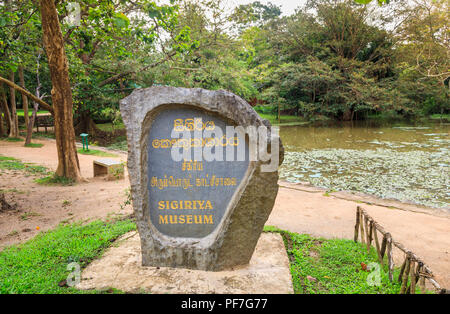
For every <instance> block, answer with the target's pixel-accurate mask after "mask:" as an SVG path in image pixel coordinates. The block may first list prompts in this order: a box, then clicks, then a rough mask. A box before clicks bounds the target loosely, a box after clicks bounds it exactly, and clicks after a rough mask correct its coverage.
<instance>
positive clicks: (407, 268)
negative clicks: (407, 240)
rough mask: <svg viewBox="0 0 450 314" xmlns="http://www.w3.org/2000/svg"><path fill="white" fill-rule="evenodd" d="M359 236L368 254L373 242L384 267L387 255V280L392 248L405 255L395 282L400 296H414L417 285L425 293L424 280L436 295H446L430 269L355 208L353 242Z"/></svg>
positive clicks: (391, 276)
mask: <svg viewBox="0 0 450 314" xmlns="http://www.w3.org/2000/svg"><path fill="white" fill-rule="evenodd" d="M378 233H380V234H381V236H382V237H383V239H382V241H381V244H380V241H379V239H378ZM359 234H360V235H361V243H363V244H366V246H367V251H368V252H369V250H370V246H371V245H372V242H375V248H376V251H377V255H378V260H379V262H380V263H381V265H382V266H384V263H385V262H384V256H385V255H387V264H388V269H389V280H390V281H393V280H394V257H393V247H396V248H398V249H399V250H400V251H402V252H403V253H405V259H404V261H403V264H402V266H401V268H400V274H399V276H398V278H396V280H398V281H399V282H401V289H400V293H401V294H410V293H411V294H415V293H416V285H417V284H418V285H419V287H420V290H421V291H422V293H423V292H425V291H426V290H425V280H428V281H429V282H430V283H431V284H432V285H433V287H434V288H435V289H436V292H437V293H448V292H447V290H446V289H443V288H441V286H440V285H439V284H438V283H437V281H436V280H435V278H434V275H433V272H432V271H431V269H430V268H429V267H428V266H427V265H426V264H425V263H424V262H423V261H422V260H421V259H420V258H419V257H417V255H415V254H414V253H413V252H411V251H410V250H408V249H407V248H405V247H404V246H403V245H402V244H401V243H398V242H396V241H394V240H393V239H392V236H391V234H390V233H389V232H386V230H384V228H383V227H382V226H381V225H380V224H378V223H377V222H376V221H375V220H374V219H373V218H372V217H371V216H370V215H369V214H368V213H367V212H366V210H364V209H363V208H362V207H360V206H358V207H357V208H356V224H355V236H354V241H355V242H357V241H358V237H359Z"/></svg>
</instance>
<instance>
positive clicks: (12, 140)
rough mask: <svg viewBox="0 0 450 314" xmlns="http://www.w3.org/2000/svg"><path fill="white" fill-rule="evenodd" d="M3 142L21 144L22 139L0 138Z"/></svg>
mask: <svg viewBox="0 0 450 314" xmlns="http://www.w3.org/2000/svg"><path fill="white" fill-rule="evenodd" d="M0 139H1V140H3V141H8V142H23V141H24V139H23V138H20V137H1V138H0Z"/></svg>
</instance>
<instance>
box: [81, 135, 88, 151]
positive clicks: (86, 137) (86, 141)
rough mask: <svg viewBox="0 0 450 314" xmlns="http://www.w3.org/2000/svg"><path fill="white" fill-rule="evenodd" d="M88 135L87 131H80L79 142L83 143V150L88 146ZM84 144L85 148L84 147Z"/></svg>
mask: <svg viewBox="0 0 450 314" xmlns="http://www.w3.org/2000/svg"><path fill="white" fill-rule="evenodd" d="M88 135H89V134H87V133H81V134H80V136H81V142H82V143H83V150H89V146H88ZM85 145H86V149H85V148H84V147H85Z"/></svg>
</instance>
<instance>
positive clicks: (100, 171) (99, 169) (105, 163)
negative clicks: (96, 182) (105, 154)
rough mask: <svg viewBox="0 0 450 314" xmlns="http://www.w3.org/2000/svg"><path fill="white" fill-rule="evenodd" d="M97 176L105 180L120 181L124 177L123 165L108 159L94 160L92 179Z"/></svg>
mask: <svg viewBox="0 0 450 314" xmlns="http://www.w3.org/2000/svg"><path fill="white" fill-rule="evenodd" d="M99 176H106V179H107V180H116V179H122V178H123V177H124V165H123V163H121V162H119V161H117V160H113V159H109V158H104V159H97V160H94V177H99Z"/></svg>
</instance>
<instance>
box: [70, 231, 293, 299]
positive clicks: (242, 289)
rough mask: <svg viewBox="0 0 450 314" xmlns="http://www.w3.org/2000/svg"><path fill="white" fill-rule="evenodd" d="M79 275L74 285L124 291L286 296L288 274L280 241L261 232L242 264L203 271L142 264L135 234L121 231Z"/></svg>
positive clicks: (81, 287) (282, 244)
mask: <svg viewBox="0 0 450 314" xmlns="http://www.w3.org/2000/svg"><path fill="white" fill-rule="evenodd" d="M117 242H118V245H117V246H114V247H112V248H110V249H109V250H107V251H106V252H105V254H104V255H103V257H102V258H100V259H98V260H96V261H94V262H93V263H91V264H90V265H89V266H88V267H87V268H86V269H85V270H84V271H83V273H82V276H81V282H80V283H79V284H78V285H77V286H76V287H77V288H78V289H84V290H89V289H97V290H104V289H109V288H116V289H120V290H122V291H125V292H129V293H156V294H160V293H174V294H176V293H188V294H205V293H208V294H211V293H215V294H221V293H227V294H228V293H229V294H247V293H250V294H277V293H279V294H291V293H293V288H292V278H291V274H290V271H289V259H288V256H287V253H286V249H285V247H284V243H283V239H282V238H281V236H280V235H279V234H277V233H263V234H261V237H260V238H259V240H258V243H257V245H256V249H255V252H254V254H253V256H252V258H251V260H250V263H249V264H248V265H246V266H240V267H235V268H234V269H232V270H227V271H219V272H209V271H203V270H189V269H180V268H169V267H146V266H142V261H141V245H140V241H139V236H138V234H137V233H135V232H132V233H129V234H126V235H124V236H123V237H122V238H120V239H119V240H118V241H117Z"/></svg>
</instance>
